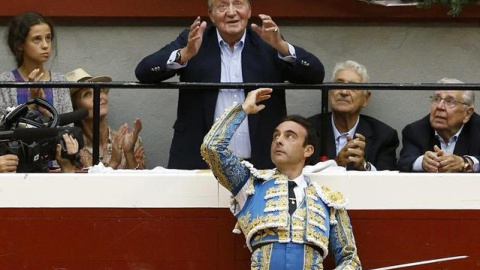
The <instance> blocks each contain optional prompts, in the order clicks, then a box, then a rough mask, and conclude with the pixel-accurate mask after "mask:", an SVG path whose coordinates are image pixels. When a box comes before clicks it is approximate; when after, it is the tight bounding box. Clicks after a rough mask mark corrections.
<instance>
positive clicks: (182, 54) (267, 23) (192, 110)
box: [135, 0, 324, 169]
mask: <svg viewBox="0 0 480 270" xmlns="http://www.w3.org/2000/svg"><path fill="white" fill-rule="evenodd" d="M251 12H252V11H251V6H250V2H249V1H248V0H208V15H209V17H210V20H211V21H212V25H210V26H207V23H206V22H205V21H201V18H200V17H197V18H196V19H195V21H194V22H193V24H192V25H191V26H190V28H189V29H186V30H185V31H183V32H182V33H181V34H180V35H179V36H178V37H177V39H175V40H174V41H172V42H171V43H170V44H168V45H166V46H165V47H163V48H162V49H160V50H159V51H157V52H155V53H153V54H151V55H149V56H147V57H145V58H144V59H143V60H142V61H141V62H140V63H139V64H138V66H137V68H136V70H135V74H136V76H137V78H138V80H139V81H140V82H142V83H159V82H162V81H163V80H166V79H168V78H171V77H173V76H174V75H176V74H178V75H179V76H180V81H182V82H218V83H219V82H255V83H283V82H285V81H289V82H292V83H322V82H323V78H324V68H323V65H322V63H321V62H320V60H318V58H317V57H315V56H314V55H313V54H311V53H309V52H307V51H305V50H304V49H302V48H300V47H297V46H293V45H291V44H289V43H288V42H286V41H285V40H284V39H283V37H282V36H281V34H280V32H281V31H280V29H279V27H278V25H277V24H276V23H275V22H274V21H273V20H272V18H271V17H270V16H268V15H264V14H260V15H259V18H260V20H261V25H256V24H251V26H248V20H249V19H250V16H251ZM249 91H251V90H247V89H245V90H243V89H220V90H218V89H180V91H179V97H178V108H177V120H176V121H175V124H174V126H173V128H174V135H173V140H172V145H171V148H170V158H169V162H168V167H169V168H176V169H199V168H207V164H206V163H205V162H204V161H203V160H202V158H201V156H200V154H199V151H198V149H200V145H201V143H202V139H203V137H204V136H205V135H206V134H207V132H208V131H209V130H210V128H211V127H212V125H213V122H214V120H215V119H216V118H218V117H219V116H220V115H221V113H222V112H223V111H224V110H225V109H226V108H228V107H230V106H231V105H232V104H233V103H237V104H242V103H243V101H244V100H245V95H246V94H247V93H248V92H249ZM266 103H267V104H266V106H267V109H265V110H263V111H262V112H260V113H259V114H255V115H249V116H248V119H247V120H246V121H244V123H243V124H242V126H241V127H240V128H239V129H238V131H237V132H236V133H235V135H234V136H233V138H232V141H231V144H230V149H231V150H232V151H233V152H234V153H235V154H236V155H237V156H238V157H239V158H241V159H246V160H249V161H250V162H252V163H253V164H254V165H255V166H256V167H257V168H271V166H272V165H273V164H272V163H271V161H270V159H269V158H268V157H269V148H268V145H269V142H270V140H271V134H272V132H273V130H274V128H275V127H276V125H277V124H278V123H279V121H280V119H282V118H283V117H284V116H285V115H286V103H285V90H284V89H275V91H274V92H273V94H272V97H271V98H270V99H269V100H268V101H266Z"/></svg>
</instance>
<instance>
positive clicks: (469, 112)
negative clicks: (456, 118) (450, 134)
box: [463, 106, 475, 124]
mask: <svg viewBox="0 0 480 270" xmlns="http://www.w3.org/2000/svg"><path fill="white" fill-rule="evenodd" d="M474 111H475V109H474V108H473V107H472V106H468V108H467V110H466V111H465V117H463V123H464V124H465V123H467V122H468V120H470V118H471V117H472V115H473V113H474Z"/></svg>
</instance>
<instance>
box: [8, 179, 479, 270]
mask: <svg viewBox="0 0 480 270" xmlns="http://www.w3.org/2000/svg"><path fill="white" fill-rule="evenodd" d="M166 172H167V173H122V174H118V173H115V174H3V175H2V176H1V177H2V180H1V181H0V243H1V245H0V269H1V270H3V269H9V270H10V269H179V270H180V269H182V270H183V269H209V270H211V269H219V270H224V269H238V270H240V269H249V252H248V250H247V249H246V248H245V246H244V237H243V235H234V234H232V233H231V231H232V228H233V225H234V222H235V220H234V218H233V217H232V215H231V213H230V212H229V210H228V192H227V191H226V190H225V189H223V187H220V186H219V185H218V184H217V182H216V180H215V179H214V177H213V176H212V175H211V173H209V172H197V173H195V172H189V171H184V172H182V171H172V172H175V173H169V171H166ZM310 177H311V178H312V179H313V180H314V181H316V182H318V183H319V184H325V185H328V186H329V187H331V188H333V189H339V190H341V191H343V192H344V193H345V194H346V196H347V197H348V198H349V199H350V204H349V214H350V217H351V220H352V224H353V227H354V233H355V237H356V240H357V246H358V249H359V255H360V258H361V260H362V264H363V266H364V269H370V268H376V267H381V266H387V265H393V264H401V263H407V262H413V261H421V260H429V259H435V258H441V257H450V256H458V255H468V256H469V257H468V258H467V259H464V260H457V261H449V262H442V263H436V264H432V265H425V266H419V267H416V268H412V269H469V270H470V269H480V241H479V237H480V236H479V234H478V233H477V230H478V228H479V227H480V212H479V209H480V200H479V198H480V195H477V194H478V190H480V181H478V180H480V179H479V177H478V175H477V174H402V173H392V172H376V173H374V172H365V173H359V172H345V173H322V174H311V175H310ZM331 268H333V264H332V262H331V259H330V260H329V261H328V262H327V267H326V268H325V269H331Z"/></svg>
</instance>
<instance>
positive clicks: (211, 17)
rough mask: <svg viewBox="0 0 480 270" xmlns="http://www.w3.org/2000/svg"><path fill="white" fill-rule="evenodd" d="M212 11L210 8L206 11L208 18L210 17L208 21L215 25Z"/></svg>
mask: <svg viewBox="0 0 480 270" xmlns="http://www.w3.org/2000/svg"><path fill="white" fill-rule="evenodd" d="M212 13H213V10H212V9H211V8H209V9H208V17H210V21H212V23H213V25H215V20H214V17H213V14H212Z"/></svg>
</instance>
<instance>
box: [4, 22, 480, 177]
mask: <svg viewBox="0 0 480 270" xmlns="http://www.w3.org/2000/svg"><path fill="white" fill-rule="evenodd" d="M280 27H281V31H282V34H283V35H284V37H285V38H286V39H287V41H289V42H291V43H293V44H296V45H300V46H302V47H304V48H306V49H307V50H309V51H311V52H313V53H314V54H315V55H317V56H318V57H319V58H320V60H321V61H322V62H323V63H324V65H325V68H326V72H327V74H326V81H329V80H330V77H331V70H332V68H333V66H334V64H335V63H336V62H338V61H343V60H347V59H352V60H356V61H358V62H360V63H362V64H364V65H366V67H367V68H368V70H369V73H370V77H371V81H372V82H391V83H401V82H407V83H414V82H419V83H432V82H436V81H437V80H439V79H441V78H442V77H447V76H448V77H454V78H457V79H459V80H462V81H464V82H467V83H480V75H479V74H480V28H479V27H478V26H475V25H458V26H451V25H444V24H428V25H427V24H425V25H388V26H381V25H378V26H376V25H353V24H350V25H327V26H282V25H280ZM182 29H183V27H168V26H165V27H163V26H148V27H147V26H141V27H136V26H132V27H127V26H118V27H109V26H96V27H93V26H89V27H85V26H82V27H77V26H57V28H56V30H57V42H58V55H57V57H56V58H55V59H54V60H53V61H52V63H51V69H52V70H55V71H59V72H63V73H67V72H69V71H71V70H73V69H75V68H78V67H82V68H84V69H86V70H87V71H88V72H89V73H91V74H92V75H109V76H111V77H112V78H113V79H114V80H115V81H136V78H135V75H134V69H135V67H136V65H137V63H138V62H139V61H140V60H141V59H142V58H143V57H144V56H146V55H148V54H150V53H152V52H154V51H156V50H157V49H160V48H161V47H162V46H163V45H164V44H166V43H168V42H170V41H171V40H173V39H174V38H175V37H176V36H177V35H178V33H179V32H180V31H181V30H182ZM0 30H1V31H3V32H4V31H5V27H3V28H0ZM259 64H261V63H259ZM14 67H15V66H14V60H13V57H11V54H10V53H9V51H8V48H7V46H6V45H5V42H4V43H3V44H2V45H1V46H0V70H1V71H4V70H11V69H13V68H14ZM175 80H176V79H175ZM430 95H431V93H430V92H428V91H406V90H405V91H380V90H375V91H374V92H373V94H372V99H371V104H370V105H369V106H368V107H367V108H365V109H364V111H363V112H364V113H365V114H368V115H372V116H374V117H377V118H379V119H380V120H382V121H384V122H386V123H388V124H390V125H391V126H392V127H393V128H395V129H397V130H398V132H399V133H401V129H402V128H403V127H404V126H405V125H406V124H408V123H410V122H412V121H414V120H417V119H419V118H421V117H423V116H424V115H426V114H427V113H428V104H429V102H428V97H429V96H430ZM477 95H478V94H477ZM479 99H480V97H479V98H477V101H476V106H477V107H478V108H480V107H479V104H480V103H479V101H478V100H479ZM176 102H177V91H176V90H174V89H172V90H165V89H163V90H162V89H135V90H134V89H113V90H112V91H110V114H109V120H110V124H111V126H112V127H114V128H117V127H118V126H119V125H120V124H122V123H123V122H128V123H131V122H132V121H133V119H134V118H135V117H140V118H141V119H142V121H143V123H144V125H143V126H144V129H143V131H142V133H141V136H142V138H143V139H144V143H145V147H146V154H147V158H148V161H147V163H148V167H149V168H153V167H155V166H166V164H167V161H168V151H169V147H170V141H171V137H172V133H173V130H172V125H173V123H174V120H175V115H176ZM320 102H321V99H320V92H319V91H315V90H289V91H287V103H288V110H289V111H288V112H289V113H298V114H302V115H305V116H310V115H312V114H315V113H318V112H319V110H320Z"/></svg>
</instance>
